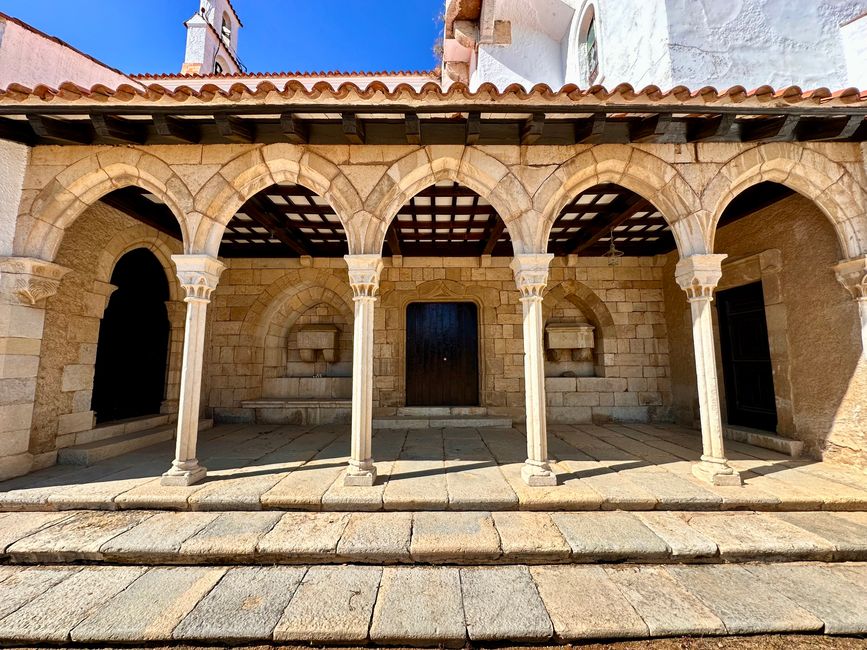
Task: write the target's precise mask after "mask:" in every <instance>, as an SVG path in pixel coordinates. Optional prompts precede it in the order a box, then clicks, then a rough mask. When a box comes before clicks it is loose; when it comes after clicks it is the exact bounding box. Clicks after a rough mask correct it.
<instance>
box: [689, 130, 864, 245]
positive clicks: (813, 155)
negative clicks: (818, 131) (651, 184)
mask: <svg viewBox="0 0 867 650" xmlns="http://www.w3.org/2000/svg"><path fill="white" fill-rule="evenodd" d="M765 181H770V182H774V183H779V184H781V185H785V186H786V187H788V188H789V189H791V190H794V191H795V192H797V193H798V194H801V195H802V196H804V197H806V198H807V199H809V200H811V201H813V202H814V203H815V204H816V206H817V207H818V208H819V210H821V211H822V213H823V214H824V215H825V216H826V217H827V218H828V220H829V221H830V222H831V225H832V227H833V228H834V231H835V233H836V235H837V239H838V241H839V244H840V250H841V252H842V253H843V256H844V257H847V258H851V257H858V256H859V255H863V254H864V253H865V252H867V189H865V188H864V187H862V186H861V185H859V183H858V182H857V181H856V180H855V178H854V177H853V176H852V174H851V173H850V172H849V171H848V170H847V169H846V168H845V167H844V166H843V165H841V164H840V163H837V162H835V161H833V160H831V159H829V158H828V157H827V156H824V155H823V154H821V153H819V152H817V151H814V150H812V149H806V148H804V147H802V146H799V145H795V144H790V143H775V144H766V145H760V146H758V147H755V148H753V149H750V150H749V151H745V152H743V153H741V154H740V155H738V156H736V157H735V158H733V159H732V160H730V161H729V162H728V163H726V164H725V165H724V166H723V167H722V169H720V170H719V172H717V174H716V175H715V176H714V177H713V178H712V179H711V181H710V182H709V183H708V184H707V186H706V188H705V190H704V192H703V196H702V199H703V203H704V204H705V205H707V206H708V209H709V210H711V212H710V214H709V217H708V218H709V223H708V226H707V229H706V230H707V235H706V236H707V242H706V246H707V249H708V251H713V249H714V240H715V237H716V231H717V227H718V224H719V220H720V218H721V217H722V214H723V212H724V211H725V208H726V207H727V206H728V204H729V203H730V202H731V201H732V200H733V199H734V198H735V197H737V196H738V195H739V194H741V193H742V192H743V191H744V190H746V189H748V188H749V187H752V186H753V185H757V184H758V183H761V182H765Z"/></svg>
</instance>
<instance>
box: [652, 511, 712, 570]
mask: <svg viewBox="0 0 867 650" xmlns="http://www.w3.org/2000/svg"><path fill="white" fill-rule="evenodd" d="M635 516H636V517H638V519H640V520H641V522H642V523H643V524H644V525H645V526H647V527H648V528H649V529H650V530H652V531H653V532H654V533H655V534H656V535H658V536H659V537H660V538H661V539H662V540H663V541H664V542H665V543H666V545H667V546H668V548H669V549H670V551H671V556H672V558H675V559H697V558H712V557H716V556H717V555H718V554H719V547H718V546H717V544H716V542H714V541H713V540H712V539H710V538H709V537H707V536H705V535H702V534H701V533H700V532H699V531H698V530H696V529H695V528H693V527H692V526H690V525H689V520H690V518H691V515H690V514H688V513H681V512H637V513H635Z"/></svg>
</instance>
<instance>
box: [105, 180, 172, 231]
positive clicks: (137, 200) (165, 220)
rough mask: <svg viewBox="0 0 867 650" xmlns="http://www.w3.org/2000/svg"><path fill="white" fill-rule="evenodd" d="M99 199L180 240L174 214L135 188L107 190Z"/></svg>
mask: <svg viewBox="0 0 867 650" xmlns="http://www.w3.org/2000/svg"><path fill="white" fill-rule="evenodd" d="M100 200H101V201H102V202H103V203H105V204H106V205H109V206H111V207H112V208H114V209H116V210H120V211H121V212H123V213H124V214H126V215H127V216H130V217H132V218H133V219H135V220H136V221H140V222H141V223H143V224H145V225H148V226H150V227H151V228H154V229H155V230H158V231H160V232H161V233H165V234H166V235H168V236H169V237H173V238H174V239H177V240H178V241H181V238H182V234H181V227H180V226H179V225H178V221H177V219H176V218H175V215H174V214H173V213H172V211H171V210H170V209H169V208H168V206H166V205H163V204H159V203H154V202H153V201H151V200H150V199H147V198H145V197H144V196H142V194H141V192H140V191H139V190H138V189H137V188H129V187H126V188H122V189H119V190H115V191H114V192H109V193H108V194H106V195H105V196H103V197H102V198H101V199H100Z"/></svg>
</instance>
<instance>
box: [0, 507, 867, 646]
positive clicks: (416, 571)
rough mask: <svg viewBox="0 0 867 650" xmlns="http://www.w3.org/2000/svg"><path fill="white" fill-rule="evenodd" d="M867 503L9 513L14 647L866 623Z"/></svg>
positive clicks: (434, 639) (9, 638) (594, 635)
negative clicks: (847, 506) (811, 507)
mask: <svg viewBox="0 0 867 650" xmlns="http://www.w3.org/2000/svg"><path fill="white" fill-rule="evenodd" d="M865 560H867V513H861V512H787V513H785V512H781V513H757V512H715V513H710V512H692V513H674V512H668V511H652V512H641V513H627V512H619V511H613V512H521V511H506V512H493V513H491V512H487V511H468V512H370V513H365V512H354V513H338V512H282V511H272V512H268V511H259V512H219V511H217V512H166V511H144V510H128V511H115V512H112V511H67V512H8V513H5V514H0V562H2V564H0V645H10V644H18V645H21V644H57V645H68V644H115V643H127V644H129V643H134V644H145V643H148V644H161V645H165V644H170V645H180V644H188V643H196V644H202V643H218V644H240V643H244V644H269V643H284V642H285V643H290V642H291V643H305V644H314V645H348V644H354V645H366V644H374V645H392V644H393V645H405V646H429V647H437V646H447V647H462V646H465V645H466V644H467V643H471V644H492V643H493V644H504V643H535V644H541V643H549V642H582V641H587V640H591V639H606V640H609V639H625V638H652V637H665V636H677V635H701V636H707V635H727V634H728V635H732V634H762V633H780V632H801V633H825V634H846V635H852V634H864V633H867V607H865V606H864V604H865V603H867V563H865V562H864V561H865Z"/></svg>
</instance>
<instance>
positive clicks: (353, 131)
mask: <svg viewBox="0 0 867 650" xmlns="http://www.w3.org/2000/svg"><path fill="white" fill-rule="evenodd" d="M340 118H341V123H342V125H343V135H344V137H345V138H346V141H347V142H349V144H364V141H365V137H364V124H362V123H361V120H359V119H358V116H357V115H356V114H355V113H342V114H341V116H340Z"/></svg>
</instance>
